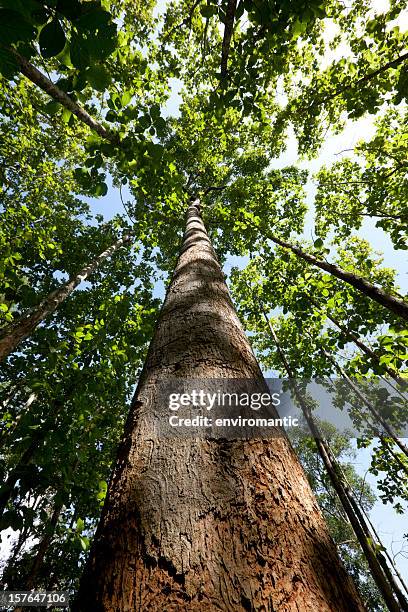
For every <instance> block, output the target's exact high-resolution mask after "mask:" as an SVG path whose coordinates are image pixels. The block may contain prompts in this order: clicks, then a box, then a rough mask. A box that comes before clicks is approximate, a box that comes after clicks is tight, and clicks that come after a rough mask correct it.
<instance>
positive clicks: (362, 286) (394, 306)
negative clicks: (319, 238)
mask: <svg viewBox="0 0 408 612" xmlns="http://www.w3.org/2000/svg"><path fill="white" fill-rule="evenodd" d="M267 238H269V239H270V240H272V242H275V244H279V245H280V246H281V247H283V248H285V249H288V250H289V251H292V253H295V255H297V256H298V257H301V258H302V259H304V260H305V261H307V262H309V263H311V264H312V265H314V266H317V267H318V268H320V269H321V270H325V271H326V272H329V273H330V274H332V275H333V276H336V277H337V278H340V279H341V280H343V281H345V282H346V283H348V284H349V285H352V287H355V288H356V289H358V290H359V291H361V293H364V295H366V296H367V297H369V298H371V299H372V300H374V301H376V302H377V303H378V304H381V306H384V307H385V308H388V310H390V311H391V312H393V313H394V314H396V315H397V316H399V317H402V318H403V319H405V320H406V321H408V304H407V303H406V302H405V301H404V300H403V299H401V298H399V297H396V296H394V295H391V294H390V293H387V292H386V291H384V289H381V287H377V286H376V285H373V284H372V283H370V282H369V281H368V280H366V279H365V278H363V277H362V276H359V275H358V274H354V273H353V272H349V271H348V270H343V268H340V267H339V266H336V265H335V264H331V263H328V262H327V261H322V260H321V259H317V257H315V256H314V255H310V253H306V251H303V249H301V248H300V247H298V246H296V245H295V244H292V243H290V242H287V241H285V240H282V239H281V238H278V237H277V236H275V235H273V234H267Z"/></svg>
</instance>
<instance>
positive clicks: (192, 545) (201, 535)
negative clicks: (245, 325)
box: [73, 200, 364, 612]
mask: <svg viewBox="0 0 408 612" xmlns="http://www.w3.org/2000/svg"><path fill="white" fill-rule="evenodd" d="M171 377H177V378H187V379H189V378H194V379H197V380H198V381H200V379H208V378H215V379H217V378H228V377H230V378H253V379H255V380H262V374H261V371H260V369H259V366H258V363H257V361H256V359H255V357H254V355H253V353H252V350H251V348H250V346H249V343H248V340H247V338H246V336H245V334H244V332H243V330H242V327H241V324H240V322H239V320H238V317H237V315H236V312H235V309H234V307H233V305H232V302H231V298H230V296H229V292H228V289H227V286H226V284H225V280H224V275H223V273H222V270H221V268H220V266H219V264H218V261H217V258H216V255H215V252H214V250H213V248H212V246H211V243H210V240H209V238H208V236H207V233H206V230H205V227H204V224H203V222H202V219H201V215H200V203H199V201H198V200H194V201H193V202H192V203H191V204H190V205H189V207H188V212H187V224H186V231H185V234H184V240H183V244H182V247H181V251H180V257H179V260H178V262H177V265H176V268H175V270H174V274H173V277H172V281H171V284H170V286H169V288H168V291H167V295H166V299H165V301H164V304H163V308H162V311H161V313H160V317H159V321H158V324H157V328H156V331H155V333H154V336H153V340H152V342H151V345H150V348H149V352H148V356H147V360H146V363H145V365H144V369H143V372H142V375H141V378H140V381H139V384H138V388H137V391H136V394H135V397H134V399H133V402H132V407H131V411H130V414H129V417H128V419H127V423H126V427H125V434H124V438H123V439H122V442H121V445H120V449H119V454H118V459H117V462H116V465H115V468H114V473H113V476H112V479H111V482H110V486H109V490H108V495H107V500H106V502H105V506H104V509H103V513H102V517H101V522H100V524H99V527H98V529H97V532H96V535H95V539H94V543H93V546H92V550H91V555H90V559H89V561H88V564H87V568H86V570H85V573H84V576H83V578H82V586H81V588H80V590H79V594H78V599H77V601H76V603H75V604H74V607H73V609H74V610H75V611H78V612H79V611H81V612H85V610H89V608H90V607H92V609H94V610H97V611H98V612H99V611H100V612H102V611H105V612H108V611H113V610H126V609H128V608H129V607H130V608H132V609H135V610H148V609H152V608H155V609H157V608H166V607H174V608H175V607H177V609H178V610H203V609H233V610H248V609H262V608H263V609H267V610H271V609H276V608H277V609H281V610H282V609H288V607H290V606H291V602H296V605H297V606H298V607H301V608H302V609H318V610H333V609H336V610H349V609H350V605H351V606H352V607H353V609H355V610H363V609H364V608H363V606H362V604H361V602H360V599H359V596H358V595H357V592H356V590H355V587H354V585H353V583H352V582H351V579H350V578H349V577H348V576H347V575H346V573H345V570H344V569H343V567H342V566H341V563H340V560H339V558H338V556H337V552H336V549H335V547H334V544H333V542H332V540H331V538H330V536H329V533H328V531H327V528H326V526H325V524H324V521H323V519H322V516H321V514H320V511H319V509H318V507H317V504H316V501H315V499H314V497H313V494H312V492H311V490H310V488H309V484H308V482H307V479H306V477H305V475H304V472H303V470H302V468H301V466H300V464H299V462H298V460H297V459H296V456H295V454H294V453H293V450H292V449H291V447H290V444H289V442H288V440H287V438H286V437H285V436H284V434H283V432H281V436H280V437H277V438H275V439H273V440H271V441H265V440H250V441H224V440H221V441H214V440H197V439H194V438H192V439H189V440H186V441H184V440H183V441H174V440H172V439H171V438H170V439H167V440H166V439H160V438H159V437H158V436H157V423H156V422H155V420H156V419H157V418H158V415H160V403H163V401H165V399H164V398H163V397H161V396H160V392H159V387H158V385H159V382H160V381H161V380H165V379H169V378H171ZM265 388H266V386H265Z"/></svg>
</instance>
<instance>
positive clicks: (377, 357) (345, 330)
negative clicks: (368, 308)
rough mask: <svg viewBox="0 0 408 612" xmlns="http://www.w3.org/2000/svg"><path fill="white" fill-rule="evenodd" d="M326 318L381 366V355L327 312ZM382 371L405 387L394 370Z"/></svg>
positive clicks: (403, 381) (310, 298) (312, 300)
mask: <svg viewBox="0 0 408 612" xmlns="http://www.w3.org/2000/svg"><path fill="white" fill-rule="evenodd" d="M304 295H305V296H306V298H307V299H308V300H309V302H310V303H311V304H313V306H315V307H316V308H318V309H319V310H320V306H319V305H318V303H317V302H316V301H315V300H314V299H313V298H312V297H310V295H309V294H308V293H306V292H305V293H304ZM325 315H326V317H327V318H328V319H329V320H330V321H331V322H332V323H334V325H335V326H336V327H337V328H338V329H339V330H340V331H341V332H343V334H344V336H345V337H346V338H350V340H352V341H353V342H354V344H355V345H356V346H357V347H358V348H359V349H360V350H361V351H362V352H363V353H365V354H366V355H367V356H368V357H370V359H372V361H374V362H375V363H376V364H377V365H381V364H380V358H381V355H378V354H377V353H376V352H375V351H373V349H371V348H370V347H369V346H367V345H366V344H364V342H362V341H361V340H360V338H359V337H358V336H357V335H356V334H355V333H354V332H352V331H350V330H349V329H348V327H346V326H345V325H343V324H342V323H340V321H338V320H337V319H336V318H334V317H333V316H332V315H330V314H329V313H328V312H325ZM384 369H385V371H386V373H387V374H388V376H390V377H391V378H393V379H394V380H395V382H396V383H398V384H399V385H402V386H405V385H406V384H407V381H406V380H404V379H403V378H401V376H398V374H397V372H395V371H394V370H392V369H391V368H389V367H388V366H387V365H386V366H384Z"/></svg>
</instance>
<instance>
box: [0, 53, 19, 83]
mask: <svg viewBox="0 0 408 612" xmlns="http://www.w3.org/2000/svg"><path fill="white" fill-rule="evenodd" d="M19 70H20V67H19V65H18V64H17V61H16V59H15V57H14V55H13V54H12V53H10V51H8V49H2V48H1V47H0V73H1V74H2V75H3V76H4V78H5V79H8V80H11V79H12V78H13V77H14V76H15V75H16V74H17V73H18V72H19Z"/></svg>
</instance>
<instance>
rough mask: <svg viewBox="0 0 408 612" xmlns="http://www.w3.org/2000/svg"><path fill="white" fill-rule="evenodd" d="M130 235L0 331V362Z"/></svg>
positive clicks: (129, 237)
mask: <svg viewBox="0 0 408 612" xmlns="http://www.w3.org/2000/svg"><path fill="white" fill-rule="evenodd" d="M130 239H131V235H126V236H123V237H122V238H120V239H119V240H117V241H116V242H115V243H114V244H112V246H110V247H109V248H108V249H106V250H105V251H103V253H101V254H100V255H98V257H96V258H95V259H94V260H93V261H91V263H89V264H87V265H86V266H84V267H83V268H82V269H81V270H80V271H79V272H77V273H76V274H75V275H74V276H71V278H69V279H68V280H67V282H66V283H64V284H63V285H61V286H60V287H58V289H55V290H54V291H51V293H50V294H49V295H47V297H46V298H44V299H43V300H42V302H40V303H39V304H38V306H35V308H34V309H32V310H31V312H30V313H28V314H27V315H23V316H22V317H21V318H20V319H17V320H16V321H13V322H12V323H10V324H9V325H6V326H5V327H3V328H1V329H0V361H2V360H3V359H5V357H7V356H8V355H9V354H10V353H12V352H13V351H15V350H16V348H17V347H18V346H19V344H20V343H21V342H22V341H23V340H25V339H26V338H27V337H28V336H30V335H31V334H32V333H33V332H34V331H35V329H36V327H37V325H39V324H40V323H41V321H43V320H44V319H45V318H46V317H47V316H48V315H50V314H52V313H53V312H54V311H55V310H56V309H57V308H58V307H59V306H60V304H62V302H63V301H64V300H66V299H67V297H69V296H70V295H71V293H72V292H73V290H74V289H75V288H76V287H77V286H78V285H79V284H80V283H81V282H82V281H84V280H86V279H87V278H89V276H90V275H91V274H92V272H94V271H95V270H96V269H97V268H98V267H99V266H100V265H101V263H103V262H104V261H105V259H107V258H108V257H110V256H111V255H113V254H114V253H115V252H116V251H117V250H118V249H119V248H120V247H121V246H123V245H124V244H127V243H129V241H130Z"/></svg>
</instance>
